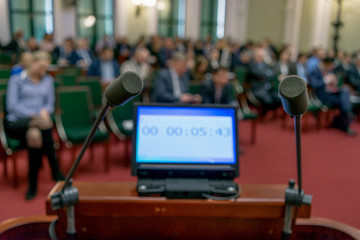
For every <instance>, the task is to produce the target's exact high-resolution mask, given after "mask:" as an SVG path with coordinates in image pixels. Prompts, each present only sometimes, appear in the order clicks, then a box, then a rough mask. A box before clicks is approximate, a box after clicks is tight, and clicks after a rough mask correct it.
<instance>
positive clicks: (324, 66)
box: [309, 57, 356, 136]
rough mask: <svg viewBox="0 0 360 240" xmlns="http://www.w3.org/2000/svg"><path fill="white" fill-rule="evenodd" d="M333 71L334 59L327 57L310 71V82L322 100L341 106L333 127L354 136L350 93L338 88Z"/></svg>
mask: <svg viewBox="0 0 360 240" xmlns="http://www.w3.org/2000/svg"><path fill="white" fill-rule="evenodd" d="M333 71H334V59H333V58H330V57H326V58H324V60H323V61H322V63H320V64H319V65H318V66H317V67H316V68H315V69H313V70H312V71H311V72H309V83H310V86H311V87H312V88H313V89H314V90H315V93H316V96H317V97H318V98H319V99H320V101H322V102H323V103H329V104H331V105H332V106H334V107H337V108H339V110H340V113H339V115H337V116H336V117H335V118H334V120H333V123H332V127H334V128H338V129H340V130H342V131H345V132H346V133H347V134H349V135H351V136H353V135H355V134H356V133H355V132H354V131H353V130H352V129H351V128H350V120H351V114H352V112H351V111H352V105H351V102H350V93H349V91H348V90H347V89H345V88H342V89H341V88H338V86H337V78H336V76H335V74H334V72H333Z"/></svg>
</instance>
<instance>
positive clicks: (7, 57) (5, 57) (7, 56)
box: [0, 53, 15, 65]
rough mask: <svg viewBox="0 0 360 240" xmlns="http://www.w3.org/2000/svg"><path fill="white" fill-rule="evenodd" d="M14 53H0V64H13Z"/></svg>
mask: <svg viewBox="0 0 360 240" xmlns="http://www.w3.org/2000/svg"><path fill="white" fill-rule="evenodd" d="M14 57H15V56H14V55H13V54H11V53H0V64H6V65H11V64H14Z"/></svg>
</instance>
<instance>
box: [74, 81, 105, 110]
mask: <svg viewBox="0 0 360 240" xmlns="http://www.w3.org/2000/svg"><path fill="white" fill-rule="evenodd" d="M76 84H77V85H80V86H88V87H89V89H90V93H91V99H92V103H93V105H94V107H95V108H96V109H99V108H101V106H102V88H101V79H100V77H89V76H81V77H77V78H76Z"/></svg>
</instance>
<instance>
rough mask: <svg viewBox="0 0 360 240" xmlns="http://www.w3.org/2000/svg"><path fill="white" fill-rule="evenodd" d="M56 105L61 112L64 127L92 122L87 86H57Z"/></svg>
mask: <svg viewBox="0 0 360 240" xmlns="http://www.w3.org/2000/svg"><path fill="white" fill-rule="evenodd" d="M56 107H57V110H59V111H60V112H61V119H62V123H63V126H64V128H65V129H66V128H72V127H81V126H90V125H91V124H92V120H91V109H92V101H91V98H90V90H89V87H86V86H73V87H58V88H57V89H56Z"/></svg>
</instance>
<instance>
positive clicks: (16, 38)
mask: <svg viewBox="0 0 360 240" xmlns="http://www.w3.org/2000/svg"><path fill="white" fill-rule="evenodd" d="M23 36H24V34H23V31H22V30H18V31H16V32H15V33H14V35H13V37H12V39H11V40H10V42H9V43H8V44H7V45H6V46H5V47H4V49H5V50H7V51H11V52H16V53H17V52H21V51H23V50H24V48H25V43H24V39H23Z"/></svg>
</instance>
